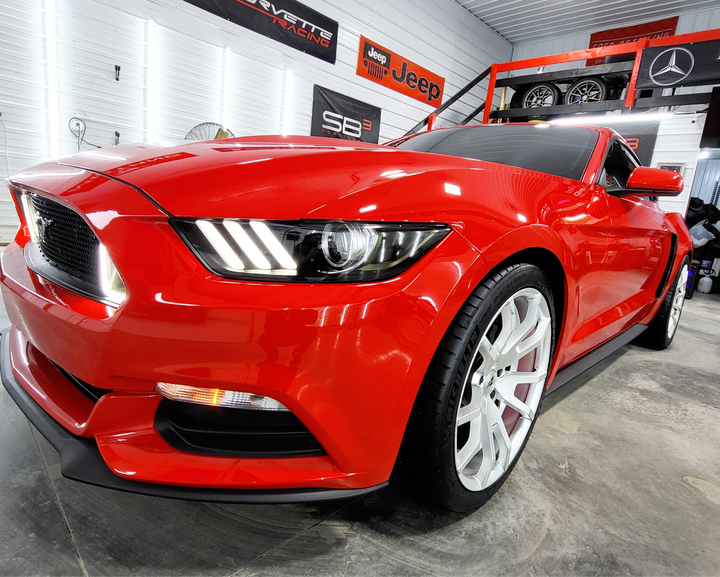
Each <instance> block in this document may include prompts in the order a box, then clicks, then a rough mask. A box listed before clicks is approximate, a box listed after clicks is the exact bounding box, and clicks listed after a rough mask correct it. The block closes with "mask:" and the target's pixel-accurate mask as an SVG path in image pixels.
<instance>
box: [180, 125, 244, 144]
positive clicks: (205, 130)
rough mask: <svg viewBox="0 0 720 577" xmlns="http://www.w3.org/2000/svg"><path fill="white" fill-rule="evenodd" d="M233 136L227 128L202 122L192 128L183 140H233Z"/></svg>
mask: <svg viewBox="0 0 720 577" xmlns="http://www.w3.org/2000/svg"><path fill="white" fill-rule="evenodd" d="M234 136H235V135H234V134H233V133H232V132H230V130H229V129H228V128H224V127H223V126H222V125H221V124H218V123H217V122H203V123H202V124H198V125H197V126H194V127H193V128H192V129H191V130H190V132H188V133H187V134H186V135H185V140H218V139H220V138H233V137H234Z"/></svg>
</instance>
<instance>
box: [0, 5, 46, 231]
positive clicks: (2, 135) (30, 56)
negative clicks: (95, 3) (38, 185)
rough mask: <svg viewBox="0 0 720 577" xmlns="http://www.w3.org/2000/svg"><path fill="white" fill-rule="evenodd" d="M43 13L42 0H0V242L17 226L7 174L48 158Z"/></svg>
mask: <svg viewBox="0 0 720 577" xmlns="http://www.w3.org/2000/svg"><path fill="white" fill-rule="evenodd" d="M42 17H43V12H42V4H41V2H40V0H3V2H0V112H1V113H2V117H0V120H2V121H3V122H4V124H5V125H6V127H7V132H5V131H3V130H2V126H1V125H0V243H2V242H7V240H8V239H10V238H12V236H13V235H14V234H15V231H16V230H17V227H18V221H17V215H16V213H15V207H14V205H13V203H12V200H11V199H10V194H9V192H8V190H7V187H6V186H5V181H4V178H5V177H6V176H8V169H7V167H6V158H5V139H6V138H7V145H8V150H9V164H10V173H11V174H13V173H15V172H18V171H20V170H22V169H23V168H25V167H27V166H30V165H32V164H35V163H37V162H39V161H41V160H42V159H43V158H45V157H47V154H48V149H47V146H48V134H47V126H46V115H47V110H46V107H45V74H44V57H43V43H44V35H43V34H44V33H43V19H42Z"/></svg>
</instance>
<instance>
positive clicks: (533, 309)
mask: <svg viewBox="0 0 720 577" xmlns="http://www.w3.org/2000/svg"><path fill="white" fill-rule="evenodd" d="M511 311H512V312H513V313H514V314H513V315H512V321H513V324H512V325H511V326H512V332H511V333H510V335H509V336H508V339H507V341H506V342H505V343H504V344H503V346H502V349H501V350H502V354H503V355H507V354H508V353H510V351H512V350H513V349H515V348H516V347H517V346H518V345H519V344H520V343H521V342H522V341H523V340H524V339H525V338H526V337H527V336H528V335H529V334H530V333H531V332H532V331H533V329H535V327H536V325H537V323H538V319H539V317H540V299H530V300H529V301H528V309H527V313H526V314H525V319H524V320H523V321H522V323H521V322H519V320H520V314H519V313H518V310H517V305H515V303H514V301H513V306H512V309H511ZM503 323H505V316H504V315H503Z"/></svg>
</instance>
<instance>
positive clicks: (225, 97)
mask: <svg viewBox="0 0 720 577" xmlns="http://www.w3.org/2000/svg"><path fill="white" fill-rule="evenodd" d="M231 62H232V51H231V50H230V48H229V47H227V46H226V47H225V54H224V58H223V87H222V115H221V118H222V125H223V128H225V129H227V127H228V125H229V124H230V63H231Z"/></svg>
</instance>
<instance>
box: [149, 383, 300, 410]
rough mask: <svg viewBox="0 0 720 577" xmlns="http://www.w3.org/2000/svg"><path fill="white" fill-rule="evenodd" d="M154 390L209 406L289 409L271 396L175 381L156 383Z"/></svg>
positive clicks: (174, 399)
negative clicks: (193, 385) (207, 387)
mask: <svg viewBox="0 0 720 577" xmlns="http://www.w3.org/2000/svg"><path fill="white" fill-rule="evenodd" d="M155 390H156V391H157V392H158V393H160V394H161V395H162V396H163V397H165V398H166V399H170V400H172V401H182V402H185V403H195V404H196V405H207V406H210V407H230V408H233V409H250V410H254V411H289V409H288V408H287V407H286V406H285V405H283V404H282V403H281V402H280V401H276V400H275V399H273V398H272V397H265V396H263V395H255V394H253V393H244V392H240V391H227V390H223V389H206V388H204V387H192V386H190V385H178V384H175V383H157V385H156V386H155Z"/></svg>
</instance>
